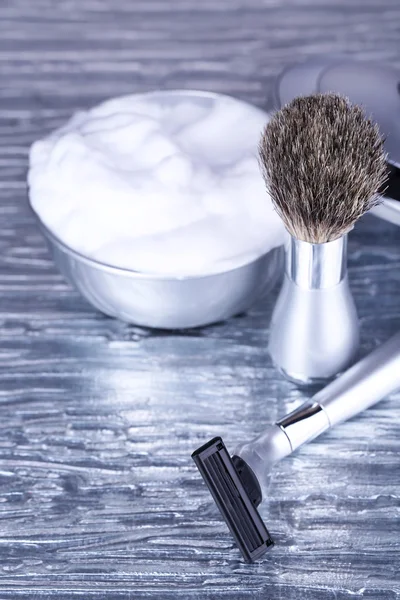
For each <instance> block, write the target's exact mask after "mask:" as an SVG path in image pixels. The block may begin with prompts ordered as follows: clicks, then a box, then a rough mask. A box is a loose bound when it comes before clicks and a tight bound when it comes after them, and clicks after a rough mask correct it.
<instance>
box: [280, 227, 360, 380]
mask: <svg viewBox="0 0 400 600" xmlns="http://www.w3.org/2000/svg"><path fill="white" fill-rule="evenodd" d="M346 248H347V239H346V236H344V237H342V238H339V239H337V240H335V241H333V242H328V243H326V244H310V243H308V242H302V241H299V240H296V239H294V238H291V239H290V242H289V245H288V247H287V249H286V274H285V278H284V282H283V286H282V289H281V292H280V294H279V296H278V300H277V303H276V306H275V309H274V312H273V315H272V319H271V327H270V337H269V352H270V355H271V358H272V360H273V362H274V365H275V366H276V367H277V368H278V370H279V371H280V372H281V373H282V374H283V375H284V376H285V377H286V378H287V379H289V380H290V381H293V382H294V383H296V384H300V385H301V384H303V385H304V384H315V383H326V382H327V381H329V380H330V379H332V378H333V377H334V376H336V375H337V374H338V373H340V372H342V371H344V369H346V368H347V367H348V366H349V365H350V364H351V362H352V361H353V359H354V357H355V354H356V351H357V349H358V345H359V325H358V318H357V312H356V308H355V305H354V301H353V297H352V295H351V292H350V288H349V284H348V280H347V266H346V255H347V251H346Z"/></svg>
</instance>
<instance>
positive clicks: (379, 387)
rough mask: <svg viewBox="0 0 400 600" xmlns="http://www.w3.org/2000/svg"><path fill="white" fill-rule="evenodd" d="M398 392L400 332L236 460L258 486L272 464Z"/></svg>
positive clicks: (267, 431)
mask: <svg viewBox="0 0 400 600" xmlns="http://www.w3.org/2000/svg"><path fill="white" fill-rule="evenodd" d="M398 388H400V332H399V333H397V334H396V335H395V336H393V337H392V338H390V339H389V340H388V341H387V342H386V343H385V344H383V345H382V346H380V347H379V348H377V349H376V350H374V351H373V352H371V354H369V355H368V356H366V357H364V358H363V359H362V360H360V361H359V362H358V363H356V364H355V365H353V366H352V367H350V369H348V370H347V371H346V372H345V373H343V375H341V376H340V377H338V378H337V379H335V380H334V381H332V382H331V383H330V384H329V385H327V386H326V387H325V388H323V389H322V390H321V391H319V392H318V393H317V394H315V395H314V396H313V397H312V398H311V399H310V400H307V401H306V402H304V403H303V404H302V405H301V406H299V407H298V408H296V410H294V411H293V412H291V413H290V414H288V415H286V416H285V417H283V419H280V420H279V421H277V423H276V424H275V425H271V426H270V427H269V428H267V429H266V430H265V431H264V432H263V433H262V434H261V435H260V436H259V437H257V438H256V439H254V440H253V441H251V442H250V443H248V444H245V445H244V446H242V447H241V448H238V449H237V451H236V454H238V455H239V456H240V457H241V458H243V459H244V460H245V461H246V463H247V464H248V465H249V466H250V467H251V468H252V469H253V471H254V472H255V473H256V475H257V477H258V479H259V481H260V484H261V485H262V486H263V485H264V482H265V478H266V476H267V474H268V471H269V468H270V466H271V465H272V464H273V463H274V462H276V461H278V460H280V459H282V458H284V457H285V456H287V455H288V454H291V453H292V452H293V451H294V450H296V448H299V447H300V446H302V445H303V444H305V443H307V442H309V441H311V440H312V439H314V438H316V437H317V436H318V435H320V434H321V433H323V432H324V431H326V430H327V429H329V428H330V427H333V425H336V424H337V423H340V422H342V421H346V420H347V419H350V418H351V417H354V416H355V415H357V414H358V413H360V412H362V411H364V410H366V409H367V408H369V407H370V406H373V405H374V404H376V403H377V402H379V401H380V400H382V398H384V397H385V396H387V395H388V394H390V393H391V392H393V391H394V390H396V389H398Z"/></svg>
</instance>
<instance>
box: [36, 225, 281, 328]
mask: <svg viewBox="0 0 400 600" xmlns="http://www.w3.org/2000/svg"><path fill="white" fill-rule="evenodd" d="M34 214H35V217H36V218H37V220H38V222H39V225H40V228H41V230H42V232H43V234H44V236H45V238H46V240H47V242H48V244H49V247H50V250H51V252H52V255H53V258H54V261H55V263H56V265H57V267H58V268H59V270H60V271H61V273H62V274H63V275H64V276H65V277H66V278H67V279H68V280H69V281H70V283H71V284H72V285H73V286H74V287H75V288H76V289H77V290H78V291H79V292H80V293H81V294H82V296H84V297H85V298H86V300H88V301H89V302H90V303H91V304H92V305H93V306H94V307H95V308H98V309H99V310H100V311H102V312H103V313H105V314H106V315H109V316H111V317H117V318H118V319H121V320H122V321H126V322H128V323H134V324H136V325H144V326H147V327H157V328H163V329H164V328H165V329H182V328H188V327H200V326H202V325H209V324H210V323H216V322H218V321H222V320H224V319H228V318H229V317H232V316H233V315H237V314H239V313H241V312H244V311H246V310H247V309H248V308H250V307H251V305H252V304H254V302H255V301H256V300H258V299H259V298H260V297H262V296H263V295H264V294H266V293H268V291H270V290H271V288H272V287H273V286H274V285H275V284H276V282H277V279H278V277H279V275H280V273H281V272H282V267H283V248H282V246H281V247H279V248H274V249H273V250H271V251H270V252H267V253H266V254H264V255H263V256H260V257H259V258H257V259H256V260H253V261H251V262H247V263H245V264H240V265H238V266H237V267H235V268H233V269H230V270H228V271H223V272H221V273H214V274H212V275H201V276H193V277H171V276H163V275H148V274H146V273H140V272H138V271H131V270H129V269H121V268H118V267H114V266H112V265H107V264H104V263H101V262H98V261H96V260H93V259H92V258H88V257H87V256H84V255H82V254H80V253H79V252H76V251H75V250H72V249H71V248H69V247H68V246H66V245H65V244H64V243H63V242H62V241H61V240H60V239H58V238H57V237H56V236H55V235H54V234H53V233H51V232H50V231H49V230H48V229H47V227H46V226H45V225H44V224H43V223H42V221H41V220H40V218H39V217H38V215H37V214H36V213H34Z"/></svg>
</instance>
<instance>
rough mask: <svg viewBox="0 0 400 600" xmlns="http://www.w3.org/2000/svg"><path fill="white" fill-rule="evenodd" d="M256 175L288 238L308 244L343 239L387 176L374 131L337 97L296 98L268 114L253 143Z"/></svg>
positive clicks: (360, 114) (375, 128) (356, 109)
mask: <svg viewBox="0 0 400 600" xmlns="http://www.w3.org/2000/svg"><path fill="white" fill-rule="evenodd" d="M259 156H260V166H261V171H262V175H263V177H264V180H265V183H266V186H267V190H268V191H269V193H270V195H271V198H272V201H273V203H274V205H275V209H276V210H277V212H278V213H279V215H280V216H281V218H282V220H283V222H284V224H285V226H286V228H287V230H288V231H289V233H290V234H291V235H292V236H293V237H295V238H297V239H299V240H303V241H306V242H311V243H314V244H320V243H324V242H330V241H333V240H335V239H337V238H339V237H340V236H342V235H344V234H345V233H347V232H348V231H349V230H350V229H351V228H352V227H353V225H354V223H355V222H356V221H357V220H358V219H359V218H360V217H361V216H362V215H363V214H364V213H365V212H367V211H368V210H369V209H370V208H372V207H373V206H375V205H376V204H378V203H379V198H378V196H377V193H378V191H379V189H380V188H381V187H382V185H383V184H384V182H385V180H386V177H387V169H386V155H385V152H384V149H383V139H382V137H381V135H380V133H379V129H378V126H377V125H376V124H374V123H373V122H372V121H371V120H370V119H368V118H367V117H366V116H365V114H364V112H363V109H362V108H361V107H360V106H357V105H352V104H351V103H350V102H349V101H348V100H347V99H346V98H344V97H342V96H339V95H337V94H333V93H329V94H316V95H313V96H306V97H299V98H296V99H294V100H293V101H292V102H290V103H289V104H287V105H286V106H284V107H283V108H282V109H281V110H279V111H278V112H276V113H275V114H274V115H273V116H272V118H271V120H270V121H269V123H268V124H267V125H266V127H265V129H264V131H263V133H262V136H261V140H260V144H259Z"/></svg>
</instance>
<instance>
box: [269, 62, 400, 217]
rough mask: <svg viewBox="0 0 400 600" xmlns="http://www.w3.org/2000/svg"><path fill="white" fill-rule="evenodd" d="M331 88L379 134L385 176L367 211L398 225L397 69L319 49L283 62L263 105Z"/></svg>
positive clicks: (399, 129)
mask: <svg viewBox="0 0 400 600" xmlns="http://www.w3.org/2000/svg"><path fill="white" fill-rule="evenodd" d="M328 91H329V92H337V93H338V94H344V95H345V96H346V97H347V98H349V100H350V101H351V102H353V103H355V104H360V105H361V106H363V107H364V109H365V112H366V113H367V114H368V115H371V117H372V118H373V120H374V121H376V123H378V125H379V129H380V131H381V133H382V135H383V137H384V139H385V150H386V152H387V163H388V171H389V173H388V181H387V185H385V186H384V187H383V188H382V190H380V194H381V196H382V199H383V201H382V202H381V203H380V204H378V205H377V206H376V207H374V208H373V209H372V213H373V214H374V215H375V216H377V217H380V218H382V219H385V220H386V221H390V222H391V223H394V224H396V225H400V202H399V201H400V126H399V123H400V70H399V69H398V68H395V67H393V66H391V65H388V64H385V63H375V62H370V61H358V60H351V59H350V58H349V57H348V56H345V55H344V56H340V55H339V56H338V55H331V56H328V55H324V56H319V57H312V58H310V59H308V60H306V61H303V62H299V63H295V64H292V65H289V66H288V67H286V68H285V70H284V71H283V72H282V73H281V74H280V76H279V77H278V78H277V80H276V82H275V86H274V89H273V92H272V95H271V97H270V102H269V105H270V106H273V107H274V108H275V109H278V108H280V107H281V106H284V105H285V104H287V102H290V100H292V99H293V98H295V97H297V96H307V95H309V94H314V93H324V92H328Z"/></svg>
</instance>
